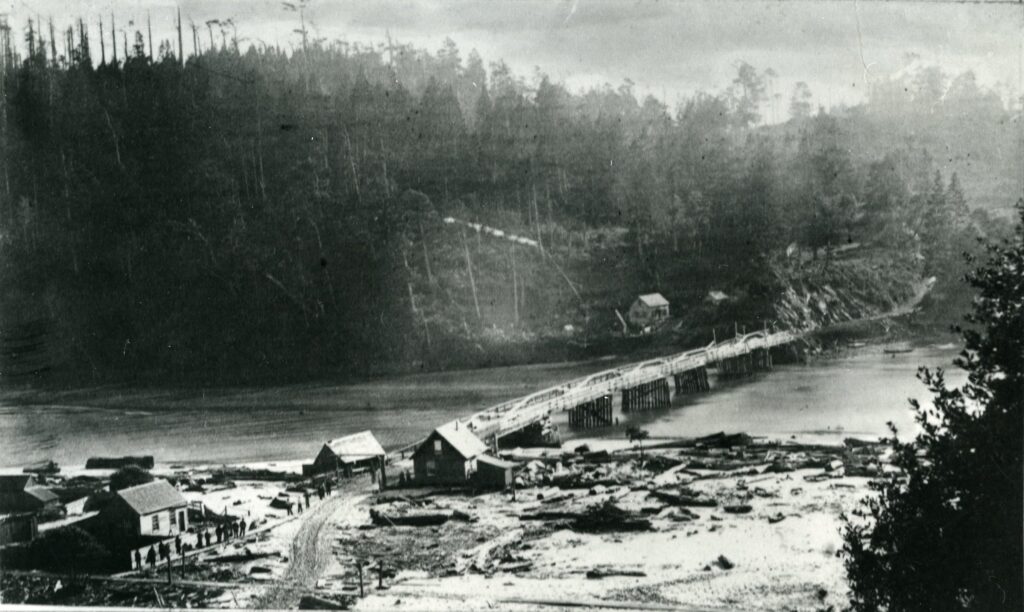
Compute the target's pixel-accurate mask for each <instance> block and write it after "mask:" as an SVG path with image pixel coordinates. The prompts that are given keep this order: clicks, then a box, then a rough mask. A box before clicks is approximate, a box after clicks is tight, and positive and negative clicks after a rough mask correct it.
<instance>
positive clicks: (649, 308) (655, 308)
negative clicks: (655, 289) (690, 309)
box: [627, 293, 669, 328]
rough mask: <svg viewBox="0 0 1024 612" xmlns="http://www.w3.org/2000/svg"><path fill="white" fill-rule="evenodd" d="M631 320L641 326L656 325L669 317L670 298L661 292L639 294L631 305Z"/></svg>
mask: <svg viewBox="0 0 1024 612" xmlns="http://www.w3.org/2000/svg"><path fill="white" fill-rule="evenodd" d="M627 316H628V317H629V322H630V323H631V324H632V325H635V326H637V327H640V328H644V327H647V326H649V325H655V324H657V323H660V322H662V321H664V320H665V319H667V318H668V317H669V311H668V300H666V299H665V296H663V295H661V294H660V293H646V294H644V295H641V296H638V297H637V298H636V300H634V301H633V304H632V305H631V306H630V307H629V313H628V314H627Z"/></svg>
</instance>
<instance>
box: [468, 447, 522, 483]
mask: <svg viewBox="0 0 1024 612" xmlns="http://www.w3.org/2000/svg"><path fill="white" fill-rule="evenodd" d="M515 467H516V464H515V463H512V462H510V461H505V460H503V459H498V458H497V457H492V456H490V455H479V456H478V457H477V458H476V472H475V473H474V474H473V484H475V485H476V486H478V487H480V488H481V489H507V488H508V487H511V486H512V478H513V474H512V471H513V470H514V469H515Z"/></svg>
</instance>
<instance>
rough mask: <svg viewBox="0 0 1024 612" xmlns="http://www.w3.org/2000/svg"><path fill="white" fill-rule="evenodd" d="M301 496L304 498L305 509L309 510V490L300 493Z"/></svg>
mask: <svg viewBox="0 0 1024 612" xmlns="http://www.w3.org/2000/svg"><path fill="white" fill-rule="evenodd" d="M302 495H303V496H304V497H305V498H306V509H307V510H308V509H309V489H306V490H304V491H303V492H302Z"/></svg>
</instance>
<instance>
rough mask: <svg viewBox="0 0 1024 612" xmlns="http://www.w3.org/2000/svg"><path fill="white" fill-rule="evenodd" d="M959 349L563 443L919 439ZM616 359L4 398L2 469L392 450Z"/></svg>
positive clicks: (751, 394) (829, 373) (799, 373)
mask: <svg viewBox="0 0 1024 612" xmlns="http://www.w3.org/2000/svg"><path fill="white" fill-rule="evenodd" d="M955 354H956V350H955V349H954V348H952V347H950V346H947V347H924V348H918V349H915V350H914V351H913V352H911V353H905V354H898V355H896V356H895V357H890V356H886V355H883V354H882V351H881V349H880V348H878V347H865V348H863V349H858V350H857V351H856V352H853V353H850V354H848V355H846V356H843V357H838V358H833V359H827V360H820V361H816V362H815V363H813V364H812V365H784V366H777V367H776V368H775V370H774V371H773V372H770V373H764V374H758V375H756V376H753V377H750V378H747V379H743V380H739V381H720V380H717V379H716V378H715V376H714V374H713V373H712V391H711V392H709V393H702V394H696V395H686V396H680V397H676V398H675V399H674V400H673V405H672V407H670V408H664V409H660V410H655V411H650V412H646V413H641V414H637V413H633V414H621V413H620V412H619V406H618V402H616V406H615V414H616V417H617V418H619V420H620V423H619V426H618V427H609V428H604V429H596V430H594V429H592V430H584V431H574V430H573V429H572V428H570V427H569V426H568V424H567V422H566V420H565V416H564V415H559V416H558V417H556V419H555V422H556V423H557V424H558V425H559V429H560V432H561V433H562V436H563V438H566V439H572V438H574V437H584V436H585V437H594V436H605V437H612V436H614V437H620V436H622V435H623V434H622V430H623V429H624V428H625V427H626V426H627V425H629V424H637V425H639V426H641V427H642V428H643V429H646V430H648V431H649V432H650V435H651V437H652V438H658V437H679V436H697V435H703V434H708V433H714V432H717V431H725V432H740V431H743V432H747V433H749V434H751V435H764V436H770V437H779V438H789V437H791V436H796V437H798V438H801V439H809V440H822V441H839V440H841V439H842V438H843V437H847V436H854V437H866V438H870V437H877V436H879V435H884V434H886V433H887V429H886V422H887V421H892V422H894V423H895V424H896V425H897V427H899V429H900V430H901V432H905V433H906V434H908V435H909V434H911V433H912V432H913V431H915V428H916V426H915V424H914V421H913V413H912V411H911V410H910V408H909V405H908V403H907V398H911V397H913V398H917V399H919V400H922V401H927V398H928V392H927V390H926V389H925V388H924V386H923V385H922V384H921V383H920V382H919V381H918V380H917V379H916V378H915V373H916V371H917V368H918V366H921V365H925V366H931V367H934V366H942V367H946V368H947V371H948V376H947V378H948V379H949V381H950V383H952V384H960V383H962V382H963V380H964V378H965V376H964V375H963V373H962V372H960V371H959V370H957V369H955V368H952V367H951V362H952V359H953V358H954V356H955ZM612 363H613V362H612V361H609V360H604V361H602V360H597V361H590V362H581V363H569V364H543V365H533V366H518V367H509V368H495V369H487V370H473V371H464V372H446V373H430V374H418V375H410V376H401V377H392V378H385V379H379V380H374V381H371V382H365V383H360V384H354V385H331V384H307V385H289V386H279V387H272V388H264V389H258V388H229V389H214V390H193V389H188V390H182V389H146V390H137V389H124V388H102V389H89V390H82V391H74V392H67V393H61V394H47V395H38V394H28V393H15V392H3V393H0V467H16V466H23V465H27V464H29V463H33V462H37V461H41V460H45V459H53V460H55V461H57V462H58V463H60V464H61V465H62V466H66V467H71V468H74V467H81V466H82V465H83V464H84V462H85V460H86V458H88V457H90V456H118V455H127V454H146V455H153V456H154V457H155V458H156V460H157V462H158V463H161V464H171V463H251V462H269V461H285V460H296V459H309V458H311V457H312V456H313V455H314V454H316V452H317V451H318V450H319V446H320V444H321V443H322V442H323V441H325V440H327V439H330V438H334V437H338V436H341V435H344V434H346V433H350V432H354V431H359V430H362V429H371V430H373V432H374V433H375V434H376V435H377V437H378V439H380V440H381V443H382V444H384V446H385V447H387V448H396V447H398V446H402V445H404V444H408V443H411V442H414V441H415V440H417V439H418V438H419V437H420V436H422V435H424V434H425V433H427V432H429V431H430V429H432V428H433V427H434V426H436V425H439V424H441V423H443V422H445V421H447V420H450V419H452V418H454V417H457V416H464V415H466V414H469V413H471V412H474V411H476V410H479V409H481V408H484V407H487V406H490V405H492V404H496V403H499V402H501V401H504V400H506V399H511V398H513V397H518V396H522V395H526V394H528V393H531V392H533V391H535V390H538V389H540V388H543V387H545V386H549V385H552V384H555V383H557V382H560V381H563V380H567V379H571V378H574V377H577V376H582V375H585V374H587V373H591V372H595V371H599V370H602V369H605V368H607V367H610V365H611V364H612Z"/></svg>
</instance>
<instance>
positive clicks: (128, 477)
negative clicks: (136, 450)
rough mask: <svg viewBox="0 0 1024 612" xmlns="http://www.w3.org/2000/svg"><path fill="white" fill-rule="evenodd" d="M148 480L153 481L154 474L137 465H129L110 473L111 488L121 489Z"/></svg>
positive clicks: (112, 489) (114, 489) (144, 482)
mask: <svg viewBox="0 0 1024 612" xmlns="http://www.w3.org/2000/svg"><path fill="white" fill-rule="evenodd" d="M147 482H153V475H152V474H150V473H149V472H148V471H146V470H144V469H142V468H140V467H139V466H137V465H127V466H125V467H123V468H121V469H119V470H117V471H116V472H114V473H113V474H111V475H110V490H111V491H120V490H121V489H127V488H128V487H134V486H136V485H140V484H146V483H147Z"/></svg>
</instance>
